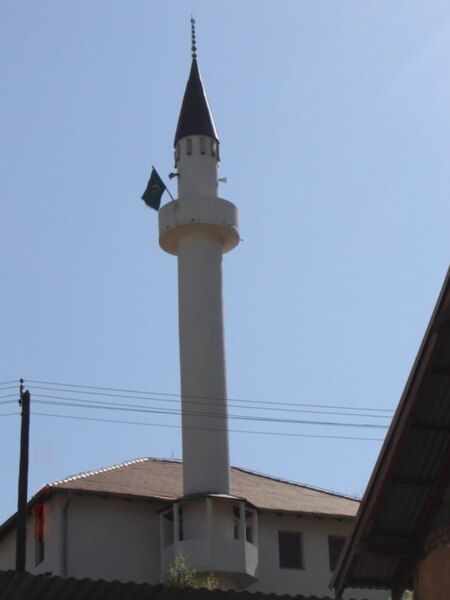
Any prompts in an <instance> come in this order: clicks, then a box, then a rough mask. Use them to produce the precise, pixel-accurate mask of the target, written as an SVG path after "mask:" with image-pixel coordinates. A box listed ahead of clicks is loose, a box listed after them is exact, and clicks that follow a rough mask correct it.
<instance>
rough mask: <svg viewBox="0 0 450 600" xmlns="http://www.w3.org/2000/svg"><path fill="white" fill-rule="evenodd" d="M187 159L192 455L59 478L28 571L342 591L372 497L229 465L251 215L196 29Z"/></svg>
mask: <svg viewBox="0 0 450 600" xmlns="http://www.w3.org/2000/svg"><path fill="white" fill-rule="evenodd" d="M174 159H175V173H173V174H172V177H173V178H176V181H177V184H178V197H177V198H176V199H173V200H172V201H170V202H169V203H167V204H165V205H163V206H162V208H161V209H160V210H159V212H158V216H159V244H160V246H161V248H162V249H163V250H164V251H165V252H168V253H169V254H172V255H174V256H176V257H177V263H178V294H179V336H180V340H179V341H180V369H181V395H182V437H183V460H182V462H179V461H173V460H162V459H155V458H141V459H135V460H130V461H128V462H125V463H122V464H118V465H114V466H112V467H107V468H104V469H100V470H97V471H90V472H89V471H88V472H85V473H81V474H79V475H74V476H71V477H67V478H66V479H63V480H60V481H56V482H52V483H49V484H48V485H46V486H45V487H44V488H42V489H41V490H40V491H39V492H38V493H37V494H36V495H35V496H34V497H33V498H32V499H31V500H30V502H29V518H28V526H27V532H28V535H27V570H28V571H29V572H31V573H48V574H50V573H51V574H54V575H59V576H61V577H76V578H84V577H89V578H92V579H106V580H119V581H123V582H126V581H134V582H138V583H140V582H149V583H159V582H164V581H165V578H166V576H167V569H168V567H169V565H170V564H171V563H172V562H173V561H174V559H175V557H176V556H177V555H178V554H180V553H182V554H183V555H184V556H185V557H186V558H187V559H188V561H189V563H190V565H191V566H192V568H194V569H195V570H196V571H197V572H198V573H199V574H200V575H202V574H207V573H210V572H213V573H214V575H215V577H216V578H217V581H218V584H219V586H220V587H221V588H222V589H246V590H249V591H262V592H267V593H277V594H292V595H297V594H302V595H303V596H317V597H323V596H330V595H332V592H331V591H330V589H329V587H328V585H329V581H330V578H331V575H332V572H333V570H334V568H335V566H336V563H337V560H338V557H339V553H340V551H341V549H342V546H343V544H344V541H345V538H346V535H347V534H348V532H349V530H350V528H351V524H352V521H353V518H354V516H355V514H356V512H357V510H358V507H359V501H357V500H355V499H354V498H349V497H346V496H343V495H339V494H334V493H331V492H325V491H323V490H319V489H315V488H312V487H308V486H305V485H300V484H296V483H293V482H290V481H285V480H281V479H278V478H274V477H270V476H266V475H261V474H258V473H254V472H251V471H248V470H245V469H241V468H238V467H230V463H229V442H228V425H227V414H228V413H227V386H226V369H225V349H224V323H223V321H224V319H223V294H222V286H223V280H222V260H223V255H224V254H226V253H227V252H230V251H232V250H233V249H234V248H235V247H236V246H237V245H238V244H239V239H240V237H239V224H238V210H237V207H236V206H235V205H234V204H233V203H232V202H230V201H228V200H225V199H223V198H221V197H219V196H218V165H219V161H220V140H219V137H218V134H217V130H216V127H215V124H214V119H213V117H212V113H211V109H210V106H209V103H208V100H207V96H206V93H205V89H204V85H203V82H202V78H201V75H200V71H199V66H198V61H197V53H196V48H195V34H194V32H193V49H192V63H191V68H190V73H189V78H188V82H187V86H186V91H185V94H184V99H183V102H182V106H181V112H180V116H179V119H178V125H177V128H176V133H175V139H174ZM153 191H155V190H153ZM157 191H158V190H156V192H157ZM150 192H152V190H150ZM15 529H16V515H13V516H12V517H10V519H8V520H7V521H6V522H5V523H4V524H3V525H2V526H1V527H0V569H8V568H13V567H14V556H15ZM375 597H376V598H380V593H379V592H378V593H377V592H373V591H372V592H371V591H369V590H358V589H352V590H349V591H348V592H346V593H345V594H344V598H369V599H370V598H375ZM381 597H384V596H383V595H382V596H381Z"/></svg>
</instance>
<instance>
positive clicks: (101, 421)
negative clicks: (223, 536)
mask: <svg viewBox="0 0 450 600" xmlns="http://www.w3.org/2000/svg"><path fill="white" fill-rule="evenodd" d="M14 414H18V413H14ZM31 414H32V415H36V416H40V417H56V418H61V419H73V420H77V421H95V422H100V423H117V424H120V425H142V426H147V427H165V428H169V429H181V428H182V427H181V425H168V424H165V423H146V422H144V421H117V420H115V419H99V418H94V417H77V416H74V415H57V414H54V413H40V412H35V411H33V412H32V413H31ZM185 428H186V427H185ZM187 429H195V430H204V429H206V428H204V427H187ZM207 429H208V431H225V430H224V429H219V428H216V429H210V428H207ZM227 431H229V432H230V433H246V434H247V433H248V434H257V435H273V436H282V437H307V438H326V439H333V440H363V441H371V442H382V441H384V440H383V438H370V437H351V436H341V435H315V434H308V433H286V432H278V431H254V430H251V429H250V430H246V429H228V430H227Z"/></svg>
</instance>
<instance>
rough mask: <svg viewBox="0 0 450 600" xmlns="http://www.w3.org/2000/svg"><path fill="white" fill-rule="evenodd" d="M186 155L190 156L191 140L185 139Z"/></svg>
mask: <svg viewBox="0 0 450 600" xmlns="http://www.w3.org/2000/svg"><path fill="white" fill-rule="evenodd" d="M186 153H187V154H192V140H191V138H187V140H186Z"/></svg>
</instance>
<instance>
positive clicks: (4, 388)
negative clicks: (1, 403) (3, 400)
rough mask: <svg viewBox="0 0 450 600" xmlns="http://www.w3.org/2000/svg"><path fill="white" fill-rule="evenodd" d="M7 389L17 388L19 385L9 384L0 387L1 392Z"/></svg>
mask: <svg viewBox="0 0 450 600" xmlns="http://www.w3.org/2000/svg"><path fill="white" fill-rule="evenodd" d="M6 390H17V385H9V386H7V387H0V392H6Z"/></svg>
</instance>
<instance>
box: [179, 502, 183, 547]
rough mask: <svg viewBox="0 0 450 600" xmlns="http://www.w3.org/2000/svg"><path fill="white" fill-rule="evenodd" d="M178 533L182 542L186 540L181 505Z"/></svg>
mask: <svg viewBox="0 0 450 600" xmlns="http://www.w3.org/2000/svg"><path fill="white" fill-rule="evenodd" d="M178 535H179V538H180V542H182V541H183V540H184V531H183V507H182V506H180V508H179V509H178Z"/></svg>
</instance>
